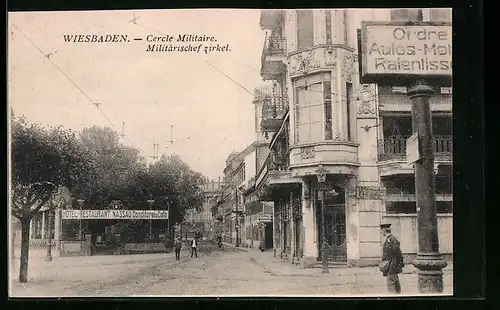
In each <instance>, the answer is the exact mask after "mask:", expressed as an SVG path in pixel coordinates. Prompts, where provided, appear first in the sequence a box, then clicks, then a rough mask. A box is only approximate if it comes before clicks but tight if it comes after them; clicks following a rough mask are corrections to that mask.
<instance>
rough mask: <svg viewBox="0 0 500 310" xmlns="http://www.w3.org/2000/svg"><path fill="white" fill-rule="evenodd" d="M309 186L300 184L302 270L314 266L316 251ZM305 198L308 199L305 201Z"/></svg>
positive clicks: (305, 183)
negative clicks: (302, 246)
mask: <svg viewBox="0 0 500 310" xmlns="http://www.w3.org/2000/svg"><path fill="white" fill-rule="evenodd" d="M309 191H310V188H309V184H308V183H307V182H302V225H303V228H304V233H303V235H304V257H303V259H302V260H301V264H302V267H303V268H308V267H312V266H314V264H315V263H316V257H317V256H318V253H317V252H318V249H317V247H316V243H315V240H314V227H315V225H316V222H315V218H314V206H313V203H312V201H313V199H312V197H308V196H309ZM306 197H308V198H307V199H306Z"/></svg>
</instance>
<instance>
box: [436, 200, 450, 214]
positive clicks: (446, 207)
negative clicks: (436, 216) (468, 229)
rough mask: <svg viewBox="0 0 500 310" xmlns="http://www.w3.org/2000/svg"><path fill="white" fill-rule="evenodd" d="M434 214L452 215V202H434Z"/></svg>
mask: <svg viewBox="0 0 500 310" xmlns="http://www.w3.org/2000/svg"><path fill="white" fill-rule="evenodd" d="M436 212H437V213H452V212H453V202H451V201H436Z"/></svg>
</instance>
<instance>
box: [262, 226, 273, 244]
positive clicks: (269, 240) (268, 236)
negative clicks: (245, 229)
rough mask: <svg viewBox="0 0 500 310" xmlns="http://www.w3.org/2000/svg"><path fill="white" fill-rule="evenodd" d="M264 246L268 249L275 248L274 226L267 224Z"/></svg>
mask: <svg viewBox="0 0 500 310" xmlns="http://www.w3.org/2000/svg"><path fill="white" fill-rule="evenodd" d="M264 246H265V248H266V249H272V248H273V224H272V223H266V224H265V226H264Z"/></svg>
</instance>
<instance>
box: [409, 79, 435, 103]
mask: <svg viewBox="0 0 500 310" xmlns="http://www.w3.org/2000/svg"><path fill="white" fill-rule="evenodd" d="M433 94H434V89H433V88H432V87H431V86H429V84H427V82H425V81H423V80H419V81H417V82H416V83H415V84H414V85H412V86H410V88H409V89H408V92H407V96H408V98H410V99H412V98H414V97H431V96H432V95H433Z"/></svg>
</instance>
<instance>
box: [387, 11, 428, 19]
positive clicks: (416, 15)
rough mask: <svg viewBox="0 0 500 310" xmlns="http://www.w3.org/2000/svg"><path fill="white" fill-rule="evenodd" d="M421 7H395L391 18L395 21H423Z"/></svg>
mask: <svg viewBox="0 0 500 310" xmlns="http://www.w3.org/2000/svg"><path fill="white" fill-rule="evenodd" d="M422 17H423V16H422V10H421V9H393V10H391V20H393V21H414V22H418V21H422Z"/></svg>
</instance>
